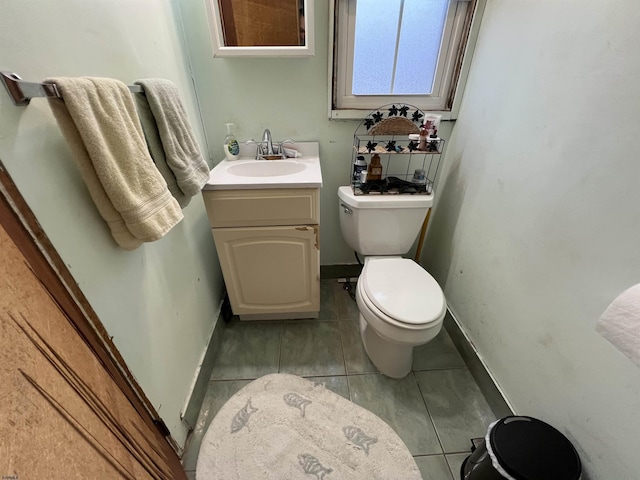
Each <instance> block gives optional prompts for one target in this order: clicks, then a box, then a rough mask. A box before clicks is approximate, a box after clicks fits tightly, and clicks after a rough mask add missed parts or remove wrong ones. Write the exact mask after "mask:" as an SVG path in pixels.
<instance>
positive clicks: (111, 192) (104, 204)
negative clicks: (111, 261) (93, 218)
mask: <svg viewBox="0 0 640 480" xmlns="http://www.w3.org/2000/svg"><path fill="white" fill-rule="evenodd" d="M47 82H49V83H54V84H55V85H56V87H57V89H58V91H59V92H60V93H61V96H62V99H59V98H50V99H49V105H50V106H51V109H52V111H53V114H54V116H55V118H56V120H57V122H58V124H59V126H60V129H61V130H62V133H63V135H64V137H65V139H66V140H67V143H68V144H69V146H70V148H71V151H72V154H73V158H74V160H75V162H76V164H77V165H78V168H79V170H80V174H81V175H82V178H83V180H84V181H85V184H86V185H87V188H88V189H89V193H90V195H91V198H92V199H93V201H94V203H95V204H96V207H97V208H98V211H99V212H100V214H101V216H102V217H103V218H104V219H105V221H106V222H107V224H108V225H109V228H110V229H111V234H112V235H113V238H114V239H115V240H116V242H117V243H118V245H120V246H121V247H122V248H125V249H127V250H133V249H134V248H137V247H139V246H140V244H141V242H151V241H154V240H157V239H159V238H161V237H162V236H164V235H165V234H166V233H167V232H168V231H169V230H171V228H173V227H174V226H175V225H176V224H177V223H178V222H179V221H180V220H182V218H183V215H182V211H181V210H180V206H179V205H178V203H177V202H176V200H175V199H174V198H173V197H172V196H171V194H170V193H169V190H168V189H167V185H166V182H165V181H164V179H163V178H162V176H161V175H160V173H159V172H158V170H157V169H156V168H155V166H154V165H153V160H152V159H151V157H150V156H149V152H148V150H147V146H146V144H145V140H144V136H143V133H142V127H141V126H140V121H139V119H138V115H137V113H136V109H135V106H134V102H133V99H132V97H131V93H130V92H129V89H128V87H127V86H126V85H125V84H123V83H122V82H120V81H118V80H112V79H107V78H89V77H83V78H52V79H49V80H47Z"/></svg>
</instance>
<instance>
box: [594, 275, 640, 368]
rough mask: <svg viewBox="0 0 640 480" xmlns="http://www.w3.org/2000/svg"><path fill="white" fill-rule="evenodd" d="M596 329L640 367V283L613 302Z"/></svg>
mask: <svg viewBox="0 0 640 480" xmlns="http://www.w3.org/2000/svg"><path fill="white" fill-rule="evenodd" d="M596 331H597V332H598V333H599V334H600V335H602V336H603V337H604V338H606V339H607V340H609V341H610V342H611V343H612V344H613V345H614V346H615V347H616V348H618V350H620V351H621V352H622V353H624V354H625V355H626V356H627V357H629V359H631V361H632V362H633V363H635V364H636V365H637V366H639V367H640V284H638V285H635V286H633V287H631V288H629V289H627V290H625V291H624V292H622V293H621V294H620V295H619V296H618V297H617V298H616V299H615V300H614V301H613V302H611V305H609V306H608V307H607V309H606V310H605V311H604V313H603V314H602V316H601V317H600V319H599V320H598V322H597V323H596Z"/></svg>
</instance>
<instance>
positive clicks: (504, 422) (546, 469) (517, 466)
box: [460, 416, 582, 480]
mask: <svg viewBox="0 0 640 480" xmlns="http://www.w3.org/2000/svg"><path fill="white" fill-rule="evenodd" d="M487 443H488V444H487ZM491 457H493V459H492V458H491ZM581 473H582V466H581V464H580V457H579V456H578V452H576V449H575V448H574V447H573V445H572V444H571V442H570V441H569V440H568V439H567V437H565V436H564V435H563V434H562V433H560V432H559V431H558V430H556V429H555V428H553V427H552V426H551V425H548V424H546V423H545V422H543V421H542V420H538V419H536V418H532V417H516V416H512V417H504V418H501V419H500V420H498V421H497V422H494V423H492V424H491V426H490V427H489V430H488V432H487V436H486V437H485V441H484V442H482V443H481V444H480V445H479V446H478V447H477V448H476V450H475V451H474V452H473V453H472V454H471V455H469V456H468V457H467V458H466V459H465V461H464V463H463V464H462V467H461V469H460V478H461V480H504V479H505V478H506V479H510V480H578V479H579V478H580V474H581Z"/></svg>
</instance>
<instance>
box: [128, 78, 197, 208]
mask: <svg viewBox="0 0 640 480" xmlns="http://www.w3.org/2000/svg"><path fill="white" fill-rule="evenodd" d="M135 83H136V84H137V85H141V86H142V88H143V90H144V93H145V95H146V97H147V101H148V102H149V108H150V109H151V113H152V114H153V117H154V119H155V123H156V126H157V129H158V135H159V137H160V140H161V142H162V147H163V149H164V155H165V157H166V163H167V165H168V166H169V168H170V169H171V171H172V172H173V175H174V176H175V178H176V182H177V184H178V187H179V188H180V190H181V191H182V193H183V194H184V195H186V196H188V197H192V196H194V195H196V194H198V193H200V190H202V187H203V186H204V184H205V183H207V180H209V167H208V166H207V163H206V162H205V161H204V159H203V158H202V154H201V153H200V147H199V146H198V142H197V141H196V139H195V135H194V134H193V130H192V129H191V125H190V123H189V119H188V117H187V112H186V111H185V109H184V106H183V104H182V100H180V93H179V92H178V88H177V87H176V86H175V84H174V83H172V82H170V81H169V80H163V79H157V78H150V79H143V80H138V81H136V82H135ZM144 126H145V127H147V128H148V127H150V125H149V122H145V124H144ZM149 137H153V134H150V135H149ZM167 183H170V182H167Z"/></svg>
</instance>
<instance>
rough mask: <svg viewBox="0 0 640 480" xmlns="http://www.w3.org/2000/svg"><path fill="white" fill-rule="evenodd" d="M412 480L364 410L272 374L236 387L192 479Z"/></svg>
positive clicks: (398, 443) (402, 458)
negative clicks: (237, 389) (238, 389)
mask: <svg viewBox="0 0 640 480" xmlns="http://www.w3.org/2000/svg"><path fill="white" fill-rule="evenodd" d="M249 479H251V480H261V479H269V480H272V479H273V480H289V479H300V480H305V479H306V480H332V479H336V480H337V479H341V480H343V479H344V480H351V479H353V480H365V479H366V480H371V479H380V480H382V479H384V480H389V479H402V480H414V479H415V480H420V479H422V476H421V475H420V471H419V470H418V467H417V465H416V463H415V461H414V460H413V457H412V456H411V453H410V452H409V450H408V449H407V447H406V446H405V444H404V443H403V442H402V440H401V439H400V437H398V435H397V434H396V433H395V432H394V431H393V430H392V429H391V427H389V425H387V424H386V423H385V422H384V421H382V420H381V419H380V418H378V417H377V416H376V415H374V414H373V413H371V412H369V411H368V410H366V409H364V408H362V407H360V406H358V405H356V404H355V403H352V402H350V401H349V400H347V399H345V398H344V397H342V396H340V395H338V394H336V393H333V392H332V391H330V390H327V389H326V388H325V387H324V386H323V385H319V384H314V383H313V382H311V381H309V380H305V379H304V378H300V377H297V376H295V375H288V374H282V373H276V374H273V375H266V376H264V377H261V378H259V379H257V380H254V381H253V382H251V383H250V384H248V385H246V386H245V387H244V388H242V389H241V390H240V391H239V392H238V393H236V394H235V395H234V396H233V397H231V398H230V399H229V400H228V401H227V403H225V404H224V406H223V407H222V408H221V409H220V411H219V412H218V414H217V415H216V416H215V418H214V419H213V421H212V422H211V425H210V426H209V429H208V430H207V433H206V434H205V436H204V439H203V441H202V446H201V448H200V454H199V456H198V464H197V468H196V480H249Z"/></svg>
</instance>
